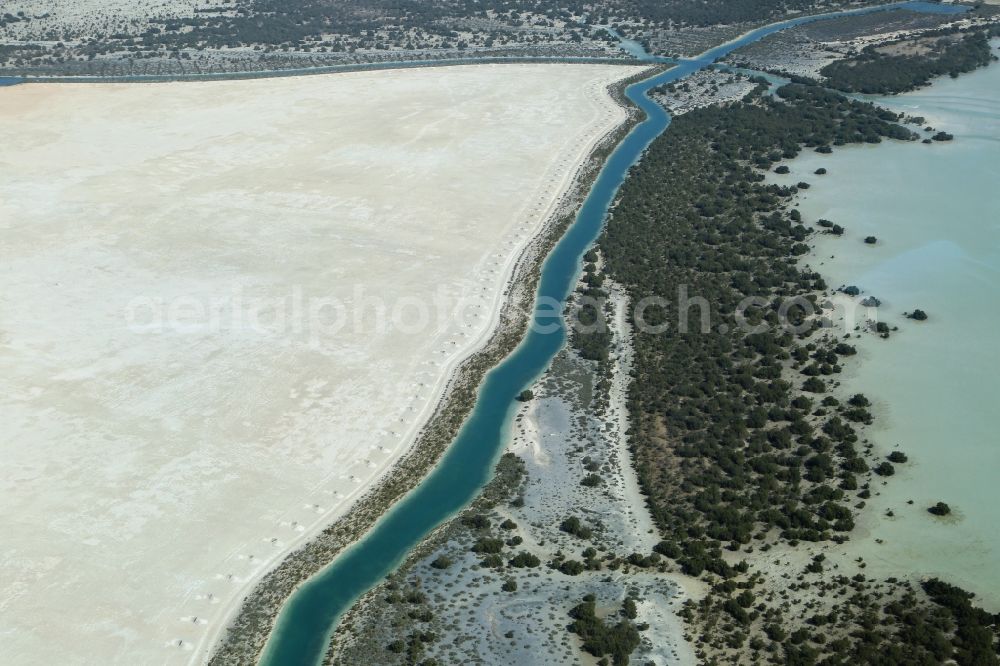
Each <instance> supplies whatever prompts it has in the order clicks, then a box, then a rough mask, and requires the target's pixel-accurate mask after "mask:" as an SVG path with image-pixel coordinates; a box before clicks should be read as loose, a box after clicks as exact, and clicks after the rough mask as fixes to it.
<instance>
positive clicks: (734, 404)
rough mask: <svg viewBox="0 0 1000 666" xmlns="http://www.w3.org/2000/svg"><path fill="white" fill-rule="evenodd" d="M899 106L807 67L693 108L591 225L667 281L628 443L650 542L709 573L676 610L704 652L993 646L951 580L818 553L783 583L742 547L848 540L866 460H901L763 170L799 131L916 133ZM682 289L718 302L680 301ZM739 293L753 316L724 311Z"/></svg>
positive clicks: (792, 146)
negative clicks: (847, 389)
mask: <svg viewBox="0 0 1000 666" xmlns="http://www.w3.org/2000/svg"><path fill="white" fill-rule="evenodd" d="M899 119H900V118H898V117H897V116H896V115H895V114H893V113H891V112H888V111H885V110H883V109H880V108H877V107H875V106H872V105H870V104H862V103H858V102H855V101H850V100H847V99H845V98H843V97H841V96H840V95H838V94H836V93H833V92H830V91H827V90H824V89H822V88H818V87H813V86H807V85H802V84H790V85H786V86H784V87H782V88H781V89H779V90H778V93H777V96H776V97H774V98H771V97H766V96H762V95H760V94H754V95H751V96H748V97H747V98H746V99H745V100H744V101H743V102H741V103H738V104H735V105H732V106H729V107H709V108H704V109H699V110H696V111H692V112H690V113H688V114H685V115H684V116H681V117H679V118H677V119H675V120H674V122H673V124H672V125H671V126H670V128H669V129H668V130H667V132H665V133H664V134H663V135H662V136H661V137H660V138H659V139H657V140H656V141H655V142H654V143H653V145H652V146H651V147H650V149H649V150H648V152H647V154H646V155H645V157H644V158H643V161H642V162H641V163H640V164H639V165H637V166H636V167H635V168H634V169H633V172H632V174H631V176H630V178H629V179H628V180H627V181H626V183H625V185H624V186H623V189H622V192H621V195H620V198H619V201H618V203H617V206H616V208H615V210H614V213H613V215H612V217H611V219H610V221H609V224H608V228H607V231H606V233H605V235H604V237H603V238H602V239H601V242H600V248H601V250H602V254H603V256H604V257H605V259H606V270H607V273H608V275H609V276H610V277H611V278H613V279H614V280H615V281H616V282H617V283H619V284H623V285H624V286H625V288H626V289H627V291H628V292H629V295H630V297H631V299H632V300H633V301H636V300H638V299H641V298H643V297H646V296H650V295H665V296H669V297H671V302H670V303H669V304H668V305H666V306H665V308H664V310H663V311H662V312H661V313H660V315H659V321H662V322H665V323H666V324H668V325H667V327H666V330H665V331H662V332H657V333H655V334H650V333H644V332H643V330H642V328H641V327H640V328H639V329H638V330H637V332H636V335H635V339H634V344H635V369H634V377H635V379H634V381H633V382H632V385H631V394H630V420H631V423H632V424H633V427H632V439H631V447H632V451H633V457H634V459H635V461H636V464H637V470H638V473H639V478H640V481H641V483H642V485H643V488H644V490H645V491H646V493H647V497H648V502H649V507H650V510H651V511H652V513H653V516H654V518H655V520H656V521H657V523H658V526H659V527H660V529H661V532H662V536H663V541H662V542H661V543H660V544H659V545H658V546H657V547H656V551H657V553H659V554H661V555H663V556H665V557H666V558H668V559H669V560H671V561H672V562H674V563H675V564H676V566H677V567H678V568H679V569H680V570H681V571H682V572H683V573H686V574H688V575H690V576H697V577H700V578H702V579H703V580H704V581H705V582H707V583H708V584H709V585H710V592H709V594H708V595H706V596H705V598H704V599H703V600H701V601H700V602H699V603H697V604H690V605H689V606H688V608H687V609H686V610H685V611H684V614H685V616H686V618H687V620H688V621H689V626H690V628H691V631H692V637H693V639H694V640H695V641H696V645H697V648H698V656H699V657H701V658H702V659H704V660H706V661H707V662H709V663H711V662H713V661H715V660H718V661H720V662H725V663H738V662H740V661H749V662H754V663H757V662H759V661H769V662H770V663H797V664H811V663H819V662H821V661H822V662H823V663H849V662H855V663H872V662H873V661H874V660H878V662H879V663H885V664H913V663H942V662H943V661H946V660H948V659H953V660H955V661H956V662H957V663H959V664H989V663H996V654H995V650H996V637H997V634H996V632H997V624H996V618H995V617H994V616H992V615H990V614H987V613H985V612H983V611H981V610H977V609H975V608H973V607H972V606H971V603H970V601H969V599H970V598H971V596H970V595H968V594H967V593H965V592H963V591H961V590H959V589H958V588H955V587H952V586H950V585H948V584H947V583H943V582H941V581H936V580H931V581H927V582H925V583H923V584H922V585H920V586H915V585H913V584H912V583H911V582H909V581H899V580H895V579H893V580H889V581H872V580H870V579H867V578H866V577H865V576H864V575H863V574H861V573H860V572H859V573H858V574H856V575H855V576H853V577H848V576H847V575H842V574H839V573H834V572H828V574H829V575H827V576H825V577H822V578H818V577H819V576H821V575H822V572H823V571H824V566H823V563H822V559H817V560H814V561H813V563H812V564H811V565H810V566H809V567H807V568H806V571H805V572H804V573H803V575H802V576H800V577H799V578H798V579H797V580H796V581H795V582H794V583H792V584H791V585H790V586H788V587H782V586H781V585H780V584H778V582H777V581H775V580H773V579H772V580H768V581H767V582H765V580H766V578H765V575H764V574H763V573H762V572H759V571H756V570H755V568H754V567H752V566H750V565H749V564H748V562H747V561H745V560H744V559H742V557H743V556H744V554H747V553H752V552H754V550H755V549H760V550H762V551H765V550H768V549H771V548H775V547H778V548H784V549H791V551H794V549H795V548H796V547H797V546H801V545H802V544H804V543H818V542H830V541H833V542H841V541H844V540H846V539H847V538H848V535H849V534H850V533H851V530H852V529H853V527H854V521H855V515H856V512H857V510H858V509H859V508H861V507H863V506H864V500H865V499H866V498H868V497H869V496H870V495H871V488H872V486H873V485H874V484H875V483H876V481H875V480H874V477H873V476H872V472H873V471H874V472H875V473H877V474H879V475H883V476H887V475H888V474H890V473H891V471H892V469H893V466H892V464H891V463H889V462H886V461H882V462H881V463H878V462H877V461H876V460H874V459H873V458H872V457H871V450H870V449H871V447H870V446H869V447H865V446H863V441H862V439H861V436H860V432H859V428H860V427H861V425H862V424H865V423H868V422H870V421H871V415H870V413H869V412H868V404H869V402H868V400H867V399H866V398H865V397H864V396H862V395H855V396H853V397H852V398H850V400H844V401H841V400H838V399H837V398H836V397H834V394H835V393H836V390H835V389H836V386H837V380H836V377H837V375H838V373H840V372H841V369H842V365H843V363H844V362H845V360H844V357H848V356H851V355H853V353H854V349H853V347H852V346H850V345H849V344H848V343H847V342H846V341H844V340H843V339H842V334H843V331H834V330H831V329H827V328H825V327H824V325H823V319H822V316H821V315H812V314H810V312H809V311H810V310H814V309H819V310H820V311H821V308H815V307H814V306H816V305H817V304H818V303H819V302H820V301H821V299H822V298H823V297H824V295H828V294H829V293H830V292H829V291H828V288H827V286H826V285H825V284H824V283H823V282H822V279H821V278H820V277H819V275H817V274H815V273H812V272H810V271H809V270H808V269H803V268H801V267H799V264H798V258H799V257H800V256H801V255H803V254H804V253H805V252H806V251H807V250H808V246H807V245H806V244H805V241H806V240H807V239H808V237H809V235H810V234H811V233H813V232H814V230H812V229H809V228H807V227H805V226H804V225H803V224H802V223H801V220H800V218H799V216H798V215H797V214H796V213H797V211H795V210H794V209H791V208H790V207H789V206H788V204H789V202H790V201H791V200H792V198H793V195H794V194H795V192H796V188H795V187H791V188H788V187H779V186H776V185H767V184H765V183H764V182H763V181H764V176H763V172H764V171H765V170H771V169H773V168H774V164H775V163H776V162H778V161H780V160H783V159H789V158H792V157H794V156H795V155H796V154H798V152H799V151H800V150H802V149H803V148H809V149H814V150H815V149H819V148H826V147H830V146H839V145H844V144H849V143H860V142H865V143H878V142H879V141H881V140H883V139H884V138H894V139H905V140H912V139H913V138H914V135H913V134H912V133H911V132H910V131H909V130H908V129H904V128H903V127H902V126H900V125H898V124H896V121H897V120H899ZM683 290H686V293H687V294H689V295H690V297H692V298H693V297H701V298H704V299H705V300H706V302H707V304H709V305H710V307H705V308H703V307H700V306H698V305H693V306H691V307H690V308H688V305H690V302H689V303H687V304H685V303H684V297H683V296H681V297H677V296H678V295H679V294H683V293H684V291H683ZM747 297H754V298H756V299H759V301H758V302H759V303H760V307H755V308H751V309H750V310H748V311H747V312H746V317H747V319H748V320H749V323H750V324H764V325H765V328H766V330H765V331H763V332H747V331H746V330H745V329H742V328H741V327H740V326H739V322H738V321H737V320H736V318H735V316H734V313H735V310H736V306H737V304H738V303H740V302H741V301H742V300H743V299H745V298H747ZM791 298H798V299H801V300H800V301H798V302H799V303H802V304H806V305H808V307H803V306H801V305H793V306H792V307H791V308H789V309H788V312H787V315H786V316H787V319H788V323H789V324H791V325H793V326H796V332H789V331H788V330H787V329H785V328H783V327H782V326H781V325H780V324H781V321H780V319H779V311H781V309H782V304H783V303H786V302H787V299H791ZM685 316H686V317H687V318H689V319H690V320H691V321H690V322H689V330H688V331H686V332H685V331H684V330H681V326H679V325H678V322H681V321H684V319H685ZM648 320H649V318H648V317H647V322H648ZM654 323H656V322H654ZM703 326H704V329H702V327H703ZM896 459H897V460H900V459H905V456H904V457H902V458H901V457H900V456H896ZM875 465H877V467H875ZM873 467H874V469H873ZM877 483H881V481H878V482H877ZM818 558H822V556H818ZM805 590H810V591H809V592H805ZM808 596H812V599H811V600H810V601H808V602H806V603H805V604H804V605H803V604H802V602H803V599H805V598H807V597H808ZM831 597H832V598H833V599H836V601H835V602H833V601H831ZM823 598H826V601H824V600H823ZM809 609H814V610H812V612H807V611H809ZM824 660H825V661H824Z"/></svg>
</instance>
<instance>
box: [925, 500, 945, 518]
mask: <svg viewBox="0 0 1000 666" xmlns="http://www.w3.org/2000/svg"><path fill="white" fill-rule="evenodd" d="M927 511H928V512H930V513H933V514H934V515H935V516H947V515H948V514H949V513H951V507H950V506H948V505H947V504H945V503H944V502H938V503H937V504H935V505H934V506H932V507H928V508H927Z"/></svg>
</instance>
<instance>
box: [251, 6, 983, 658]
mask: <svg viewBox="0 0 1000 666" xmlns="http://www.w3.org/2000/svg"><path fill="white" fill-rule="evenodd" d="M894 9H910V10H912V11H920V12H928V13H957V12H960V11H964V8H961V7H954V6H948V5H937V4H932V3H927V2H903V3H897V4H892V5H881V6H877V7H867V8H863V9H859V10H850V11H845V12H835V13H831V14H820V15H814V16H806V17H800V18H797V19H792V20H789V21H783V22H781V23H775V24H771V25H768V26H764V27H762V28H759V29H757V30H754V31H752V32H749V33H747V34H745V35H743V36H742V37H740V38H738V39H736V40H734V41H732V42H729V43H726V44H723V45H720V46H717V47H715V48H713V49H711V50H709V51H706V52H705V53H703V54H702V55H700V56H698V57H697V58H692V59H682V60H679V61H676V64H675V66H674V67H673V68H672V69H670V70H668V71H666V72H663V73H661V74H659V75H657V76H654V77H652V78H649V79H646V80H644V81H641V82H639V83H635V84H633V85H631V86H629V87H628V88H627V89H626V95H627V97H628V98H629V100H631V101H632V103H634V104H635V105H636V106H638V107H639V108H640V109H642V110H643V111H644V112H645V114H646V119H645V120H643V121H642V122H641V123H640V124H639V125H637V126H636V127H635V128H633V130H632V131H631V132H630V133H629V134H628V136H626V137H625V139H624V140H623V141H622V142H621V143H620V144H619V145H618V147H617V148H616V149H615V150H614V152H613V153H612V154H611V155H610V157H609V158H608V160H607V162H606V163H605V164H604V166H603V168H602V169H601V172H600V174H599V175H598V177H597V179H596V180H595V182H594V184H593V186H592V187H591V190H590V192H589V194H588V195H587V198H586V200H585V201H584V204H583V206H582V207H581V209H580V212H579V213H578V215H577V218H576V220H575V222H574V223H573V224H572V225H570V227H569V229H568V230H567V231H566V233H565V235H564V236H563V237H562V238H561V239H560V240H559V242H558V243H557V244H556V245H555V247H554V248H553V249H552V252H551V253H550V254H549V256H548V258H547V259H546V260H545V263H544V264H543V266H542V273H541V279H540V282H539V287H538V292H537V294H536V310H535V313H534V315H533V317H534V318H535V320H536V321H537V322H538V323H539V324H541V325H542V326H540V327H537V328H541V330H549V331H550V332H547V333H540V332H538V331H537V330H535V328H536V327H532V329H531V330H530V331H529V333H528V334H527V335H526V336H525V338H524V340H522V342H521V344H520V345H519V346H518V347H517V349H515V350H514V351H513V352H512V353H511V354H510V356H508V357H507V358H506V359H504V360H503V361H502V362H501V363H500V364H499V365H498V366H497V367H496V368H494V369H493V370H491V371H490V372H489V373H488V374H487V375H486V378H485V379H484V381H483V383H482V385H481V386H480V389H479V392H478V395H477V398H476V404H475V407H474V409H473V411H472V412H471V414H470V416H469V418H468V420H467V421H466V423H465V424H464V425H463V426H462V429H461V431H460V432H459V434H458V437H457V438H456V439H455V441H454V442H453V443H452V444H451V446H450V447H449V448H448V450H447V452H446V453H445V454H444V456H443V457H442V458H441V460H440V462H439V463H438V465H437V466H436V467H435V468H434V470H433V471H432V472H431V473H430V474H429V475H428V476H427V478H425V479H424V480H423V481H422V482H421V483H420V484H419V485H418V486H417V487H416V488H414V489H413V490H412V491H411V492H410V493H409V494H407V495H406V496H405V497H404V498H403V499H401V500H400V501H399V502H397V503H396V505H395V506H393V507H392V509H390V510H389V511H388V512H387V513H386V514H385V515H384V516H383V517H382V518H381V519H380V520H379V521H378V523H376V525H375V526H374V527H373V528H372V529H371V530H370V531H369V532H368V533H367V534H366V535H365V536H364V537H363V538H362V539H360V540H359V541H358V542H357V543H355V544H354V545H352V546H351V547H349V548H347V549H345V550H344V552H343V553H341V554H340V555H339V556H337V557H336V558H335V559H334V560H333V562H331V563H330V565H329V566H328V567H326V568H325V569H323V571H322V572H320V573H319V574H317V575H316V576H314V577H313V578H312V579H311V580H309V581H308V582H306V583H305V584H303V585H302V586H301V587H300V588H299V589H298V590H297V591H296V592H295V593H294V594H293V595H292V596H291V598H290V599H289V600H288V601H287V602H286V604H285V607H284V608H283V610H282V612H281V614H280V615H279V617H278V619H277V622H276V624H275V628H274V631H273V633H272V635H271V637H270V639H269V641H268V643H267V646H266V648H265V651H264V654H263V656H262V658H261V662H260V663H261V664H264V665H266V666H299V665H308V666H312V665H314V664H317V663H318V662H320V661H321V660H322V659H323V656H324V654H325V652H326V648H327V644H328V642H329V637H330V634H331V632H332V631H333V629H334V627H335V626H336V623H337V621H338V619H339V618H340V616H341V615H342V614H343V613H344V612H345V611H347V610H348V609H349V608H350V607H351V605H352V604H353V603H354V601H355V600H356V599H358V598H359V597H360V596H361V595H362V594H364V593H365V592H367V591H368V590H369V589H371V588H372V587H374V586H375V585H377V584H378V583H379V582H380V581H381V580H382V579H383V578H384V577H385V576H386V574H388V573H390V572H391V571H392V570H393V569H395V568H396V567H397V566H398V565H399V564H400V563H401V562H402V561H403V560H404V559H405V557H406V556H407V554H408V553H409V552H410V550H411V549H412V548H414V547H415V546H417V545H418V544H419V543H420V541H421V540H422V539H423V538H424V537H425V536H427V534H429V533H430V532H431V530H433V529H434V528H435V527H437V526H438V525H440V524H441V523H443V522H444V521H446V520H448V519H449V518H450V517H451V516H453V515H454V514H455V513H456V512H458V511H459V510H461V509H462V508H464V507H465V505H466V504H468V503H469V502H470V501H471V500H472V499H473V498H474V497H475V496H476V494H477V493H478V492H479V491H480V489H481V488H482V487H483V485H484V484H485V483H486V482H487V481H488V480H489V478H490V475H491V472H492V470H493V466H494V464H495V463H496V460H497V457H498V456H499V454H500V452H501V450H502V448H503V444H504V442H505V441H506V435H507V432H508V429H509V426H510V421H511V417H512V415H513V414H514V412H515V411H516V401H515V397H516V396H517V395H518V393H520V392H521V391H522V390H523V389H524V388H525V387H526V386H528V385H530V384H531V383H532V382H534V381H535V379H536V378H537V377H539V376H540V375H541V374H542V373H543V372H544V371H545V369H546V368H547V367H548V365H549V363H550V362H551V361H552V359H553V358H554V357H555V355H556V353H557V352H558V351H559V350H560V349H561V348H562V346H563V344H565V341H566V332H565V330H564V328H563V323H562V319H561V318H553V317H552V316H551V309H550V308H548V307H544V308H541V309H539V308H538V307H537V303H539V302H546V301H548V299H556V300H557V301H559V302H564V301H565V299H566V297H567V296H568V295H569V294H570V293H571V291H572V288H573V285H574V284H575V282H576V279H577V276H578V274H579V271H580V266H581V259H582V257H583V254H584V253H585V252H586V251H587V250H588V249H589V247H590V246H591V245H592V244H593V243H594V241H595V240H596V239H597V237H598V235H599V234H600V232H601V230H602V227H603V225H604V220H605V217H606V215H607V212H608V207H609V206H610V205H611V203H612V201H613V200H614V197H615V194H616V193H617V191H618V188H619V187H620V186H621V184H622V182H623V181H624V180H625V177H626V175H627V173H628V170H629V168H630V167H631V166H632V165H633V164H635V163H636V161H637V160H638V159H639V158H640V157H641V156H642V153H643V151H644V150H645V149H646V147H647V146H649V144H650V143H651V142H652V141H653V139H655V138H656V137H657V136H659V134H660V133H661V132H663V131H664V130H665V129H666V128H667V126H668V125H669V124H670V116H669V114H667V112H666V111H665V110H664V109H663V107H661V106H660V105H659V104H657V103H656V102H653V101H652V100H651V99H650V98H649V97H648V95H647V92H648V91H649V90H650V89H652V88H655V87H657V86H660V85H663V84H665V83H670V82H673V81H677V80H678V79H682V78H684V77H686V76H688V75H690V74H692V73H694V72H697V71H698V70H701V69H703V68H705V67H707V66H709V65H711V64H712V63H713V62H714V61H715V59H716V58H719V57H722V56H725V55H727V54H728V53H730V52H732V51H734V50H736V49H738V48H740V47H742V46H745V45H747V44H750V43H752V42H755V41H758V40H760V39H762V38H763V37H766V36H767V35H770V34H773V33H775V32H778V31H779V30H784V29H786V28H790V27H793V26H796V25H801V24H803V23H809V22H812V21H819V20H824V19H829V18H836V17H840V16H845V15H851V14H864V13H871V12H877V11H887V10H894ZM642 60H645V61H649V62H659V61H662V59H657V58H654V57H650V56H645V57H643V58H642ZM556 322H558V328H556V327H555V326H554V324H555V323H556ZM553 328H556V330H552V329H553Z"/></svg>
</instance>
